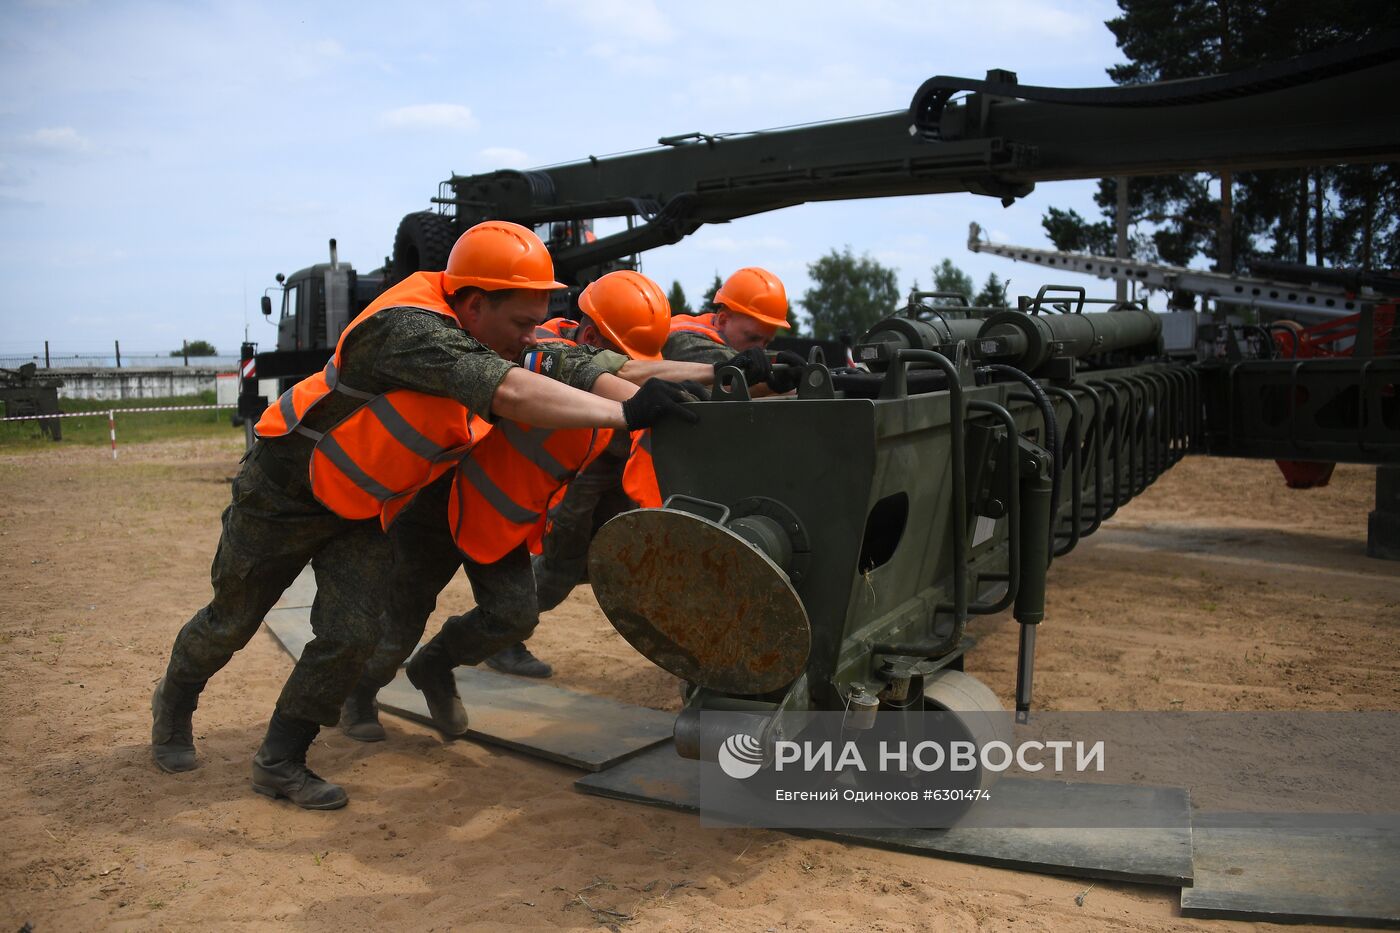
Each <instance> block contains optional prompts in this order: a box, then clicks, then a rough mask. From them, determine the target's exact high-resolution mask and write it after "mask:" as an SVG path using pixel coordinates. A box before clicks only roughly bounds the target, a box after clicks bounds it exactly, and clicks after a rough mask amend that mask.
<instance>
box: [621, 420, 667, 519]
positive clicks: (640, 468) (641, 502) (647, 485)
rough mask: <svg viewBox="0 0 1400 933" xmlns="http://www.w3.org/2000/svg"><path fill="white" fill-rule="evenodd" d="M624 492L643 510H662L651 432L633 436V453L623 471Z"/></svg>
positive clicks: (638, 433)
mask: <svg viewBox="0 0 1400 933" xmlns="http://www.w3.org/2000/svg"><path fill="white" fill-rule="evenodd" d="M622 491H623V492H625V493H627V495H628V497H629V498H630V499H631V500H632V501H633V502H635V503H637V505H638V506H639V507H641V508H644V509H659V508H661V487H660V486H659V485H658V484H657V481H656V465H655V464H654V463H653V462H652V459H651V431H650V430H645V431H638V432H637V433H636V434H633V435H632V453H631V454H630V455H629V456H628V457H627V466H626V467H625V468H624V469H623V471H622Z"/></svg>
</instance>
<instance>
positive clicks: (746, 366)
mask: <svg viewBox="0 0 1400 933" xmlns="http://www.w3.org/2000/svg"><path fill="white" fill-rule="evenodd" d="M725 366H733V367H734V368H735V369H737V370H739V371H740V372H741V373H743V374H744V381H745V382H747V383H748V384H749V385H751V386H756V385H758V384H759V383H760V382H767V381H768V377H770V376H772V375H773V367H772V366H771V365H769V363H768V354H767V353H765V352H763V348H762V347H750V348H749V349H747V350H745V351H744V352H743V353H736V354H734V355H733V356H731V357H730V358H729V359H727V360H725V361H724V362H723V363H716V364H715V381H719V371H720V370H721V369H722V368H724V367H725Z"/></svg>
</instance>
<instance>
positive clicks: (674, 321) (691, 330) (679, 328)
mask: <svg viewBox="0 0 1400 933" xmlns="http://www.w3.org/2000/svg"><path fill="white" fill-rule="evenodd" d="M682 332H683V333H687V334H699V335H700V336H702V337H708V338H710V339H711V340H713V341H714V342H715V343H717V344H719V345H720V346H728V344H726V343H725V342H724V338H723V337H721V336H720V335H719V331H718V330H716V329H715V315H714V312H713V311H712V312H710V313H709V314H697V315H689V314H674V315H672V316H671V333H673V334H675V333H682Z"/></svg>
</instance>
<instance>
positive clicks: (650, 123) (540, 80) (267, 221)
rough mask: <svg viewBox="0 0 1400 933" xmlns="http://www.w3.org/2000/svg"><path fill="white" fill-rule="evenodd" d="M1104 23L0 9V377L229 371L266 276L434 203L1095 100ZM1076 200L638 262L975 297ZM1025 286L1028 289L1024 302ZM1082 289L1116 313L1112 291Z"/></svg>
mask: <svg viewBox="0 0 1400 933" xmlns="http://www.w3.org/2000/svg"><path fill="white" fill-rule="evenodd" d="M1115 13H1116V7H1115V5H1114V4H1113V3H1111V2H1100V0H1085V2H1074V0H982V2H976V3H967V2H960V3H948V2H942V0H939V2H925V3H901V2H880V0H874V2H866V3H862V4H859V5H857V4H852V3H827V2H791V3H789V2H772V3H766V2H748V3H738V2H706V3H703V4H700V3H666V2H621V0H585V2H574V3H566V2H517V3H510V4H506V3H480V2H460V3H411V2H410V3H404V4H401V5H384V4H372V5H371V4H364V5H359V4H333V3H273V2H267V3H263V2H256V0H254V2H228V3H196V4H188V3H163V2H90V3H85V2H62V0H49V2H37V0H36V2H15V0H8V2H5V3H3V4H0V87H3V89H4V93H3V94H0V240H3V242H0V274H3V280H4V282H5V288H4V289H3V291H0V355H11V354H17V353H29V352H34V351H36V350H38V351H42V347H43V341H44V340H46V339H47V340H49V341H50V342H51V345H52V347H53V350H54V352H55V353H58V352H88V351H92V350H98V349H102V348H106V347H110V345H111V342H112V341H113V340H114V339H119V340H121V341H122V346H123V350H124V352H130V351H136V350H165V349H171V348H174V347H178V346H179V345H180V341H181V339H186V338H188V339H197V338H198V339H205V340H210V341H212V342H214V343H215V344H216V345H217V346H218V347H219V349H220V350H221V351H223V352H228V353H231V352H235V351H236V350H237V344H238V342H239V341H240V340H241V339H242V337H243V333H244V328H245V325H246V326H247V327H248V328H249V333H250V334H251V336H252V338H253V339H254V340H258V341H260V342H262V343H263V344H264V346H270V345H271V344H272V343H273V342H274V341H275V331H274V329H273V328H272V327H271V326H269V325H267V324H265V323H264V322H263V320H262V316H261V315H260V314H259V313H258V312H257V303H258V298H259V296H260V295H261V294H262V292H263V289H264V288H266V287H267V286H269V285H272V284H273V275H274V273H277V272H292V271H293V270H295V269H297V268H300V267H302V266H305V265H308V264H310V263H312V262H319V261H322V259H323V256H324V254H325V247H326V241H327V239H328V238H330V237H336V238H337V239H338V241H339V244H340V253H341V258H342V259H345V260H348V261H350V262H351V263H353V264H354V265H355V267H356V268H358V269H361V270H365V269H369V268H373V267H375V266H377V265H379V264H380V263H381V262H382V261H383V257H384V256H385V254H387V253H388V252H389V251H390V248H391V246H392V240H393V235H394V230H395V227H396V226H397V224H398V221H399V218H400V217H402V216H403V215H404V214H406V213H408V212H410V211H415V210H423V209H425V208H427V207H429V206H430V204H429V199H430V198H431V197H433V196H434V195H435V194H436V193H437V186H438V182H440V181H442V180H443V179H445V178H447V177H448V175H449V174H451V173H452V172H454V171H455V172H459V173H473V172H480V171H489V170H492V169H497V168H521V167H529V166H536V165H547V164H550V163H554V162H561V161H570V160H573V159H578V158H582V157H584V156H587V155H590V154H594V155H602V154H606V153H609V152H618V151H623V150H628V149H635V148H640V147H645V146H649V145H653V144H654V143H655V141H656V139H657V137H659V136H663V135H672V134H677V133H686V132H692V131H697V130H699V131H703V132H712V133H713V132H732V131H742V130H754V129H762V128H766V127H775V126H782V125H787V124H793V123H804V122H809V121H815V120H826V119H835V118H839V117H847V116H855V115H860V114H867V113H877V112H883V111H889V110H898V109H903V108H905V107H907V106H908V103H909V100H910V98H911V97H912V95H913V92H914V90H915V89H916V88H917V87H918V85H919V84H920V82H922V81H923V80H924V79H925V78H927V77H930V76H932V75H934V74H954V75H963V76H970V77H981V76H982V75H983V74H984V73H985V72H986V70H987V69H989V68H994V67H998V68H1008V69H1010V70H1012V71H1015V72H1017V73H1018V74H1019V76H1020V80H1021V81H1022V82H1023V83H1027V84H1041V85H1058V86H1089V85H1103V84H1106V83H1108V82H1107V79H1106V77H1105V74H1104V69H1105V68H1107V67H1108V66H1109V65H1112V64H1114V63H1115V62H1118V61H1120V60H1121V55H1120V54H1119V52H1118V50H1117V48H1116V47H1115V45H1114V43H1113V39H1112V36H1111V34H1110V33H1109V31H1108V30H1107V28H1105V27H1104V25H1103V23H1104V20H1106V19H1108V18H1111V17H1112V16H1113V15H1114V14H1115ZM1092 191H1093V183H1092V182H1062V183H1057V184H1053V185H1050V184H1047V185H1042V186H1040V187H1039V188H1038V189H1037V190H1036V192H1035V193H1034V194H1033V195H1032V196H1030V197H1028V198H1025V199H1023V200H1022V201H1020V202H1019V203H1017V204H1016V205H1015V206H1013V207H1011V208H1009V209H1003V208H1002V207H1001V206H1000V204H999V203H998V202H996V201H995V200H992V199H989V198H981V197H976V196H973V195H933V196H927V197H921V198H895V199H883V200H873V201H857V202H846V203H827V204H814V205H805V206H801V207H796V208H790V209H788V210H784V211H778V212H774V213H771V214H767V215H760V216H757V217H753V218H746V219H744V220H740V221H737V222H735V223H732V224H727V225H720V226H714V227H707V228H702V229H701V231H700V232H699V233H697V234H696V235H694V236H692V237H690V238H688V239H687V240H685V241H682V243H680V244H677V245H675V246H670V247H665V248H663V249H660V250H655V251H652V252H650V253H648V254H645V256H644V257H643V271H644V272H646V273H647V274H649V275H651V276H652V277H653V278H656V279H657V280H658V281H660V282H661V283H662V284H663V285H665V286H669V285H670V283H671V281H672V279H679V280H680V282H681V283H682V284H683V285H684V286H685V288H686V291H687V292H688V293H690V294H691V295H692V296H695V295H697V294H698V292H699V291H701V290H702V289H703V288H704V287H705V286H706V285H707V284H708V283H709V281H710V279H711V278H712V277H713V275H714V274H715V273H716V272H719V273H720V274H721V275H725V274H727V273H728V272H729V271H732V270H733V269H734V268H737V267H739V266H742V265H751V264H753V265H762V266H766V267H768V268H770V269H772V270H773V271H775V272H776V273H778V275H780V276H781V277H782V278H783V279H784V281H785V282H786V283H787V285H788V291H789V295H790V296H791V297H793V298H794V299H797V298H800V297H801V294H802V292H803V291H804V289H805V288H806V287H807V285H808V279H807V273H806V267H807V264H808V263H810V262H812V261H813V260H815V259H817V258H818V257H820V256H821V255H822V254H824V253H825V252H827V251H828V250H830V249H832V248H833V247H835V248H839V247H842V246H846V245H849V246H850V247H851V248H852V249H853V250H854V251H855V252H857V253H869V254H870V255H872V256H873V257H875V258H876V259H878V260H879V261H881V262H883V263H885V264H887V265H891V266H894V267H895V268H897V269H898V271H899V279H900V287H901V289H907V288H908V287H909V286H910V285H911V284H912V282H913V281H914V279H916V278H917V279H918V280H919V281H920V282H921V283H922V284H923V285H924V286H925V287H927V286H928V285H929V284H930V282H931V275H930V272H929V269H930V267H931V266H933V265H935V264H936V263H937V262H938V261H939V260H940V259H942V258H944V257H950V258H952V259H953V260H954V262H956V263H957V264H958V265H959V266H961V267H962V268H964V269H965V270H967V271H969V272H970V273H972V274H973V276H974V278H975V279H977V280H978V281H979V282H980V281H981V280H982V279H985V277H986V275H987V273H988V272H991V271H995V272H997V274H998V275H1000V276H1001V277H1003V278H1005V277H1008V276H1009V277H1010V278H1011V279H1012V282H1013V292H1016V291H1022V290H1027V291H1032V292H1033V291H1034V289H1035V287H1036V286H1038V285H1039V284H1041V281H1040V278H1039V277H1036V278H1034V279H1032V278H1030V277H1029V276H1037V271H1036V270H1031V269H1028V268H1026V267H1022V266H1017V265H1013V264H1010V263H1008V262H1006V261H1005V260H999V259H996V258H992V257H983V256H979V255H975V254H972V253H969V252H968V251H967V249H966V246H965V243H966V238H967V226H968V222H969V221H973V220H975V221H978V222H979V223H981V224H982V226H983V227H984V228H986V229H987V230H988V231H989V232H990V235H991V237H992V239H994V240H998V241H1001V242H1010V243H1016V244H1023V245H1048V244H1047V241H1046V239H1045V236H1044V234H1043V232H1042V230H1041V228H1040V217H1041V215H1042V213H1043V212H1044V211H1045V209H1046V207H1048V206H1050V205H1056V206H1062V207H1065V206H1068V207H1076V208H1077V209H1079V210H1080V212H1081V213H1092V212H1094V210H1095V208H1094V207H1093V205H1092V200H1091V198H1092ZM1022 279H1024V281H1022ZM1091 282H1092V280H1088V279H1085V280H1083V281H1082V282H1079V283H1076V284H1084V285H1086V286H1090V287H1091V290H1093V289H1097V290H1099V291H1103V292H1104V293H1105V294H1107V289H1109V288H1111V286H1109V285H1108V284H1107V283H1101V282H1092V285H1091Z"/></svg>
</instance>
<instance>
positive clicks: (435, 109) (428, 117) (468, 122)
mask: <svg viewBox="0 0 1400 933" xmlns="http://www.w3.org/2000/svg"><path fill="white" fill-rule="evenodd" d="M379 121H380V123H382V124H383V125H385V126H387V127H389V128H391V129H396V130H448V131H452V132H457V133H465V132H469V131H470V130H474V129H476V126H477V123H476V117H474V116H472V112H471V110H470V109H469V108H467V107H464V106H462V105H461V104H413V105H411V106H408V107H399V108H397V109H395V110H386V111H385V112H384V113H381V114H380V115H379Z"/></svg>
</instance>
